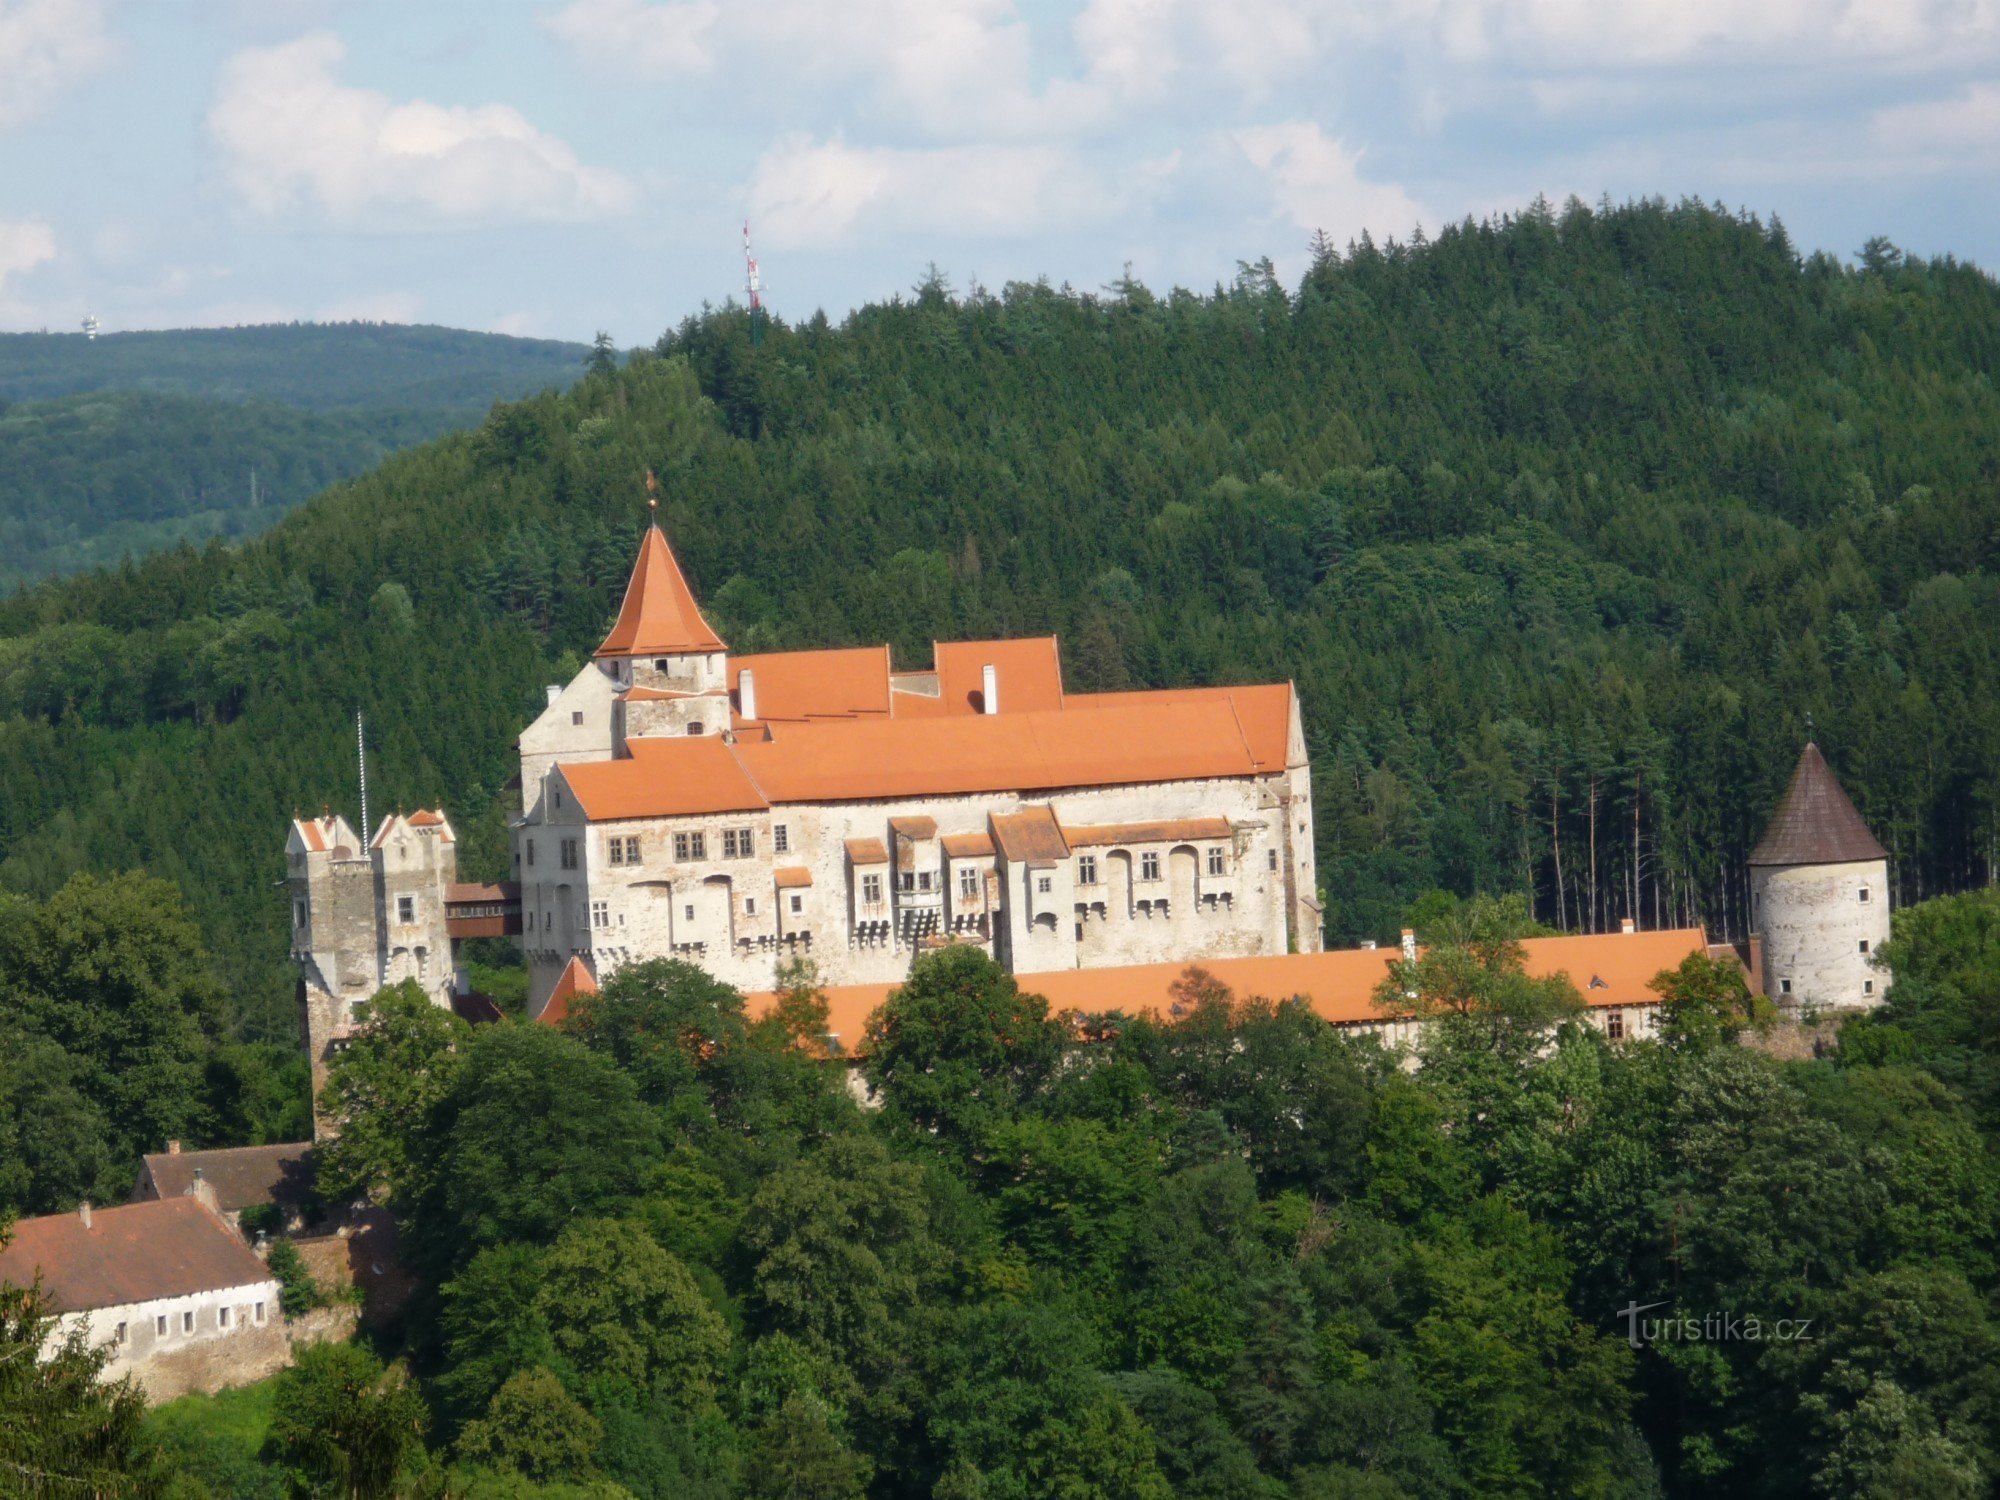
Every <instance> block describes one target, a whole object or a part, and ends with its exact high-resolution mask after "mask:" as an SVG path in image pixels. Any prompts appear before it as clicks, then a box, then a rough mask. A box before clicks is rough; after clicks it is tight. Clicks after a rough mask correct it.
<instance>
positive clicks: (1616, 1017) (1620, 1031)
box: [1604, 1010, 1625, 1042]
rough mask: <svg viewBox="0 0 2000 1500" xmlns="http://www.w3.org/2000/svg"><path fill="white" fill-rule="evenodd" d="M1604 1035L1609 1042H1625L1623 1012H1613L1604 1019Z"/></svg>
mask: <svg viewBox="0 0 2000 1500" xmlns="http://www.w3.org/2000/svg"><path fill="white" fill-rule="evenodd" d="M1604 1035H1605V1036H1606V1037H1607V1038H1608V1039H1609V1040H1611V1041H1614V1042H1622V1041H1624V1040H1625V1012H1624V1011H1622V1010H1614V1011H1612V1012H1610V1013H1609V1014H1607V1015H1606V1016H1605V1018H1604Z"/></svg>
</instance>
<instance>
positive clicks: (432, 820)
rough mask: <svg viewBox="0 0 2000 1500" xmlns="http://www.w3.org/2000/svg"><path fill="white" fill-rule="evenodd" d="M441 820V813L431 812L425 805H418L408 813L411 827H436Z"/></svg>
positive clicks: (442, 817)
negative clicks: (413, 810) (418, 806)
mask: <svg viewBox="0 0 2000 1500" xmlns="http://www.w3.org/2000/svg"><path fill="white" fill-rule="evenodd" d="M443 822H444V814H443V813H441V812H433V811H431V810H430V809H429V808H427V807H420V808H418V809H417V810H416V811H415V812H413V813H411V814H410V826H411V827H412V828H436V827H438V826H440V825H441V824H442V823H443Z"/></svg>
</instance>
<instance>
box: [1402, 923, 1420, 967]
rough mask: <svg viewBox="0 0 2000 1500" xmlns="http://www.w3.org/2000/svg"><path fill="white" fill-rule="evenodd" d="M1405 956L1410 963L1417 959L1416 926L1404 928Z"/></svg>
mask: <svg viewBox="0 0 2000 1500" xmlns="http://www.w3.org/2000/svg"><path fill="white" fill-rule="evenodd" d="M1403 957H1404V959H1405V960H1406V961H1407V962H1410V963H1415V962H1416V961H1417V934H1416V929H1415V928H1411V927H1405V928H1404V929H1403Z"/></svg>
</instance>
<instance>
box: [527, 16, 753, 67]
mask: <svg viewBox="0 0 2000 1500" xmlns="http://www.w3.org/2000/svg"><path fill="white" fill-rule="evenodd" d="M721 14H722V7H721V6H720V5H718V4H716V3H714V0H677V3H674V4H667V5H648V4H646V3H645V0H574V3H573V4H570V5H566V6H564V7H563V8H562V9H561V10H559V11H555V12H552V13H550V14H546V15H544V16H543V17H542V18H541V23H542V27H543V29H544V30H546V31H547V32H548V33H549V35H551V36H553V37H554V38H555V39H556V40H557V41H559V42H561V43H562V44H563V45H564V46H566V47H568V48H570V49H571V50H572V51H574V52H576V53H577V54H578V55H579V56H580V57H582V58H584V59H585V60H586V61H588V62H590V63H592V64H594V65H596V66H598V67H604V68H615V69H621V70H630V71H636V72H644V73H648V74H654V75H658V74H663V73H687V72H703V71H706V70H707V69H708V68H709V67H711V66H713V64H714V62H715V54H714V53H713V52H712V51H711V50H710V46H709V32H710V30H711V29H712V28H713V27H714V25H715V22H716V18H717V17H718V16H720V15H721Z"/></svg>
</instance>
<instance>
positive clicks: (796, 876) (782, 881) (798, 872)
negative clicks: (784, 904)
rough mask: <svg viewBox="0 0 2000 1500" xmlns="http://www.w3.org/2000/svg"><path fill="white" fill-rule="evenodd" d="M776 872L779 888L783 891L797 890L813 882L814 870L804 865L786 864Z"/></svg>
mask: <svg viewBox="0 0 2000 1500" xmlns="http://www.w3.org/2000/svg"><path fill="white" fill-rule="evenodd" d="M774 873H775V875H776V877H777V882H778V889H779V890H781V891H789V890H795V889H797V888H798V887H799V886H802V885H811V884H812V883H813V872H812V871H811V870H808V869H807V868H806V867H805V866H804V865H784V866H781V867H780V868H779V869H778V870H777V871H775V872H774Z"/></svg>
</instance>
